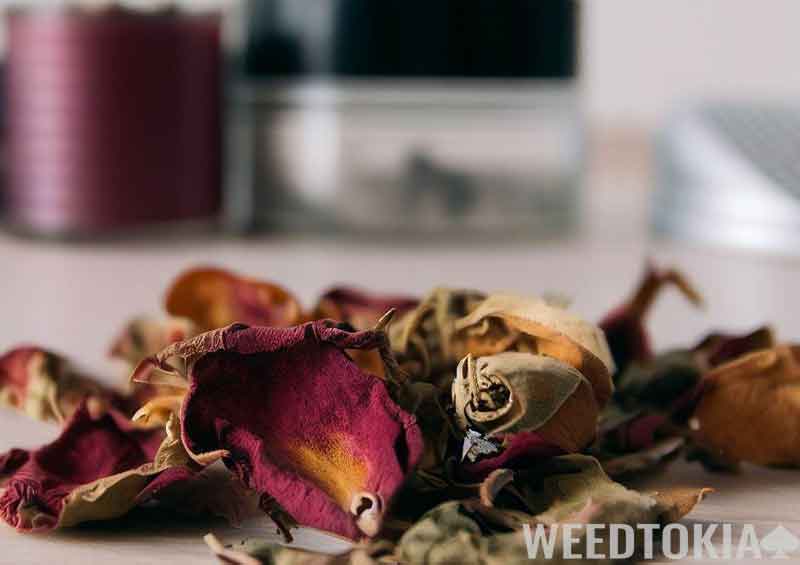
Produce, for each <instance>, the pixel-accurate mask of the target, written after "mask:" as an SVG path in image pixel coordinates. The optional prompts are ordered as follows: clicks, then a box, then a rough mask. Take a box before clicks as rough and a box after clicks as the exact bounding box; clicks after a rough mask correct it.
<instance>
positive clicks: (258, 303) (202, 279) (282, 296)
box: [166, 268, 304, 331]
mask: <svg viewBox="0 0 800 565" xmlns="http://www.w3.org/2000/svg"><path fill="white" fill-rule="evenodd" d="M166 310H167V312H168V313H169V314H170V315H172V316H179V317H184V318H188V319H189V320H191V321H192V322H194V323H195V324H196V325H197V327H198V329H199V330H200V331H205V330H212V329H215V328H221V327H224V326H227V325H229V324H232V323H234V322H241V323H245V324H252V325H262V326H276V327H286V326H292V325H294V324H297V323H300V322H301V321H303V319H304V315H303V311H302V308H301V306H300V303H299V302H298V301H297V299H296V298H295V297H294V296H292V294H291V293H290V292H289V291H288V290H286V289H285V288H283V287H281V286H278V285H276V284H274V283H270V282H266V281H260V280H256V279H251V278H247V277H241V276H238V275H236V274H234V273H231V272H228V271H224V270H222V269H214V268H199V269H192V270H189V271H186V272H184V273H182V274H181V275H179V276H178V278H177V279H176V280H175V282H173V283H172V286H171V288H170V289H169V290H168V291H167V297H166Z"/></svg>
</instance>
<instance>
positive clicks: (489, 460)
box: [452, 352, 598, 476]
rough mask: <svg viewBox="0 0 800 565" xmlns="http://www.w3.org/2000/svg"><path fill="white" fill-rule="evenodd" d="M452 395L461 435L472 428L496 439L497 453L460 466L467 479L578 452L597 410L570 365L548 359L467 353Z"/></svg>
mask: <svg viewBox="0 0 800 565" xmlns="http://www.w3.org/2000/svg"><path fill="white" fill-rule="evenodd" d="M452 395H453V399H452V401H453V410H454V418H455V421H456V424H457V426H458V427H459V428H460V429H461V431H462V432H467V431H468V430H476V431H478V432H480V433H481V434H483V437H484V438H487V439H488V438H492V439H497V440H499V449H498V451H499V452H498V454H497V455H492V456H491V457H484V458H482V459H481V461H480V463H478V464H477V465H469V464H467V465H466V466H465V469H466V471H467V474H469V475H472V476H475V475H476V474H477V475H482V474H484V473H486V472H487V471H488V470H494V469H495V468H499V467H501V466H503V467H509V466H512V467H513V466H516V465H519V464H526V463H530V461H531V460H534V459H536V458H537V457H540V456H542V455H543V454H544V455H551V454H553V453H573V452H577V451H580V450H581V449H583V448H584V447H586V446H587V445H588V444H589V443H590V442H591V441H592V440H593V439H594V437H595V433H596V428H597V415H598V407H597V402H596V400H595V397H594V393H593V391H592V386H591V384H589V381H588V380H587V379H586V378H585V377H584V376H583V375H582V374H581V373H580V372H579V371H577V370H576V369H575V368H574V367H572V366H570V365H567V364H566V363H563V362H561V361H559V360H557V359H553V358H551V357H546V356H542V355H532V354H530V353H518V352H506V353H498V354H496V355H491V356H488V357H479V358H477V359H474V358H473V357H472V356H471V355H469V356H467V357H466V358H464V359H463V360H462V361H461V363H459V365H458V369H457V371H456V378H455V380H454V381H453V386H452ZM534 439H535V440H536V441H533V440H534ZM543 448H544V453H543V451H542V449H543ZM500 462H502V465H501V464H500Z"/></svg>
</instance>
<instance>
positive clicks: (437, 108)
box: [0, 0, 800, 359]
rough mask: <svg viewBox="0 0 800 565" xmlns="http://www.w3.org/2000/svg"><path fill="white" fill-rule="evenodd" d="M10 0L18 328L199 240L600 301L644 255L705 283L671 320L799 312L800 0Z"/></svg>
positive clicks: (362, 278) (791, 327)
mask: <svg viewBox="0 0 800 565" xmlns="http://www.w3.org/2000/svg"><path fill="white" fill-rule="evenodd" d="M2 4H3V5H4V8H5V26H4V28H3V31H2V34H0V46H2V47H1V48H0V53H2V61H3V64H2V69H3V70H2V82H3V87H4V88H3V104H2V113H1V114H0V122H1V124H2V137H1V139H2V142H0V143H1V144H0V147H1V148H2V154H1V155H0V173H1V175H0V214H2V224H0V225H1V226H2V228H3V229H2V231H0V261H2V264H3V265H4V267H3V271H4V272H5V271H6V270H7V272H8V273H10V274H9V275H7V276H5V277H0V279H1V280H0V291H2V292H1V293H0V296H2V297H4V298H3V300H4V302H3V303H2V304H1V305H2V306H3V308H4V311H5V312H6V315H9V316H11V319H14V320H18V321H17V322H15V326H14V328H13V330H12V329H7V330H5V333H1V332H0V341H2V342H4V343H5V342H8V344H10V343H11V342H12V341H13V342H17V341H19V337H20V336H21V337H23V338H24V337H27V338H30V339H35V340H37V341H45V342H49V343H53V344H56V345H58V346H60V347H61V348H71V347H75V348H78V349H81V348H86V345H85V344H83V341H82V337H81V335H80V332H74V331H73V330H74V327H75V319H76V317H79V318H80V320H81V323H82V324H92V325H93V327H97V328H98V331H101V332H111V331H112V328H113V327H115V326H116V325H118V323H119V320H120V319H123V318H126V317H127V316H129V315H131V314H133V313H136V312H137V311H140V310H147V309H151V310H156V309H157V308H158V300H159V293H160V292H161V289H163V288H165V287H166V284H167V283H168V281H169V280H170V278H171V277H172V276H173V275H174V274H175V273H177V272H178V271H180V270H182V269H183V268H184V267H186V266H189V265H192V264H196V263H214V264H219V265H222V266H226V267H229V268H232V269H235V270H238V271H240V272H245V273H248V274H252V275H256V276H262V277H265V278H273V279H276V280H278V281H279V282H282V283H283V284H285V285H286V286H288V287H289V288H291V289H293V290H294V291H295V292H296V293H297V294H298V295H299V296H301V297H302V298H304V299H305V300H308V301H311V300H313V297H314V296H315V295H316V294H317V293H318V292H319V291H320V290H321V289H322V288H324V287H327V286H329V285H330V284H331V283H334V282H337V281H343V282H355V283H357V284H360V285H361V286H365V287H367V288H372V289H375V290H387V291H389V290H396V291H404V292H415V293H422V292H424V291H426V290H427V289H428V288H430V287H432V286H434V285H437V284H442V283H447V284H453V285H459V286H475V287H480V288H505V289H509V290H519V291H525V292H541V291H545V290H557V291H559V292H563V293H564V294H566V295H569V296H572V297H574V298H575V305H576V307H577V308H578V309H579V310H581V311H583V312H584V313H585V314H586V315H588V316H590V317H591V316H595V315H600V314H601V313H602V312H604V311H605V310H607V309H608V307H609V306H610V305H611V304H613V303H615V302H618V301H619V300H620V299H621V296H622V293H623V292H624V290H625V289H627V288H630V287H631V286H632V284H633V281H634V280H635V279H636V277H637V276H638V274H639V272H640V271H641V269H642V264H643V262H644V260H645V259H646V258H648V257H651V258H655V259H657V260H658V261H660V262H665V263H678V264H680V265H681V266H683V267H684V268H685V269H686V270H688V271H690V273H692V274H694V276H695V278H696V279H697V280H698V286H700V287H701V288H703V289H705V290H706V292H707V293H708V294H709V295H710V296H712V300H711V301H710V302H709V313H708V316H707V317H701V316H700V315H699V314H697V315H695V314H688V313H687V309H686V307H685V306H683V305H681V304H680V302H679V301H678V299H677V298H675V300H674V301H673V302H670V301H671V300H672V298H670V297H667V298H666V300H665V302H664V304H665V305H664V306H663V307H660V308H659V309H657V311H656V312H655V322H656V325H657V326H658V327H660V328H661V329H660V330H657V331H656V334H657V337H658V336H659V335H660V336H661V339H662V340H663V341H664V342H670V343H671V342H681V343H685V342H686V339H687V336H686V334H690V335H700V334H701V333H704V332H705V331H706V329H707V327H708V323H709V322H708V319H713V320H717V321H718V323H719V324H723V325H724V324H727V325H729V326H738V327H748V326H750V325H755V324H756V323H759V322H762V321H768V320H776V323H779V324H783V325H784V326H785V327H786V331H787V332H788V333H789V335H790V336H791V335H792V334H796V335H797V336H800V326H798V325H797V324H798V323H800V322H796V321H795V320H796V319H797V317H796V316H794V314H793V312H792V309H791V308H787V306H786V305H787V300H788V298H787V297H789V296H791V295H792V294H793V292H794V290H793V289H795V288H797V286H798V284H800V272H798V270H797V269H796V268H795V264H796V257H797V252H796V250H797V249H798V248H800V247H798V243H800V208H799V207H800V202H798V198H800V158H799V157H800V110H798V101H800V67H798V65H797V64H796V62H795V59H796V53H798V51H800V35H798V34H797V33H796V30H795V29H794V28H795V22H797V21H800V4H798V3H797V2H794V1H792V0H772V1H771V2H770V3H769V5H768V6H765V5H764V4H763V3H756V2H752V1H747V0H650V1H648V2H641V1H636V0H616V1H615V2H588V1H587V2H576V1H571V0H536V1H534V0H507V1H504V2H496V1H489V0H469V1H466V0H427V1H423V0H406V1H404V2H394V1H388V0H384V1H381V2H374V1H369V0H249V1H248V0H227V1H225V0H218V1H213V0H204V1H199V0H196V1H193V0H185V1H183V2H175V3H169V4H167V3H164V2H152V1H144V0H138V1H128V2H123V3H121V4H116V3H111V2H104V1H99V0H93V1H84V2H55V1H49V2H48V1H45V0H41V1H38V2H33V1H31V2H13V3H12V2H7V1H3V2H2ZM42 319H48V320H49V325H48V326H47V327H46V328H43V327H42ZM12 334H13V336H12ZM87 355H88V357H89V358H90V359H91V358H92V355H94V356H95V357H94V358H99V357H100V355H99V354H96V353H89V354H87Z"/></svg>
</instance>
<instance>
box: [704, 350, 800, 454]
mask: <svg viewBox="0 0 800 565" xmlns="http://www.w3.org/2000/svg"><path fill="white" fill-rule="evenodd" d="M704 381H705V384H706V388H705V390H704V391H703V394H702V396H701V398H700V402H699V404H698V406H697V408H696V409H695V411H694V415H693V417H692V419H691V420H690V425H691V427H692V428H693V430H694V431H695V436H696V439H697V441H698V443H699V444H700V445H701V446H703V447H705V448H707V449H708V450H710V451H711V452H712V453H714V454H716V455H718V456H719V457H721V458H722V459H726V460H733V461H737V460H738V461H748V462H751V463H757V464H760V465H794V466H796V465H800V426H799V425H798V422H800V394H798V391H800V346H796V345H781V346H778V347H774V348H771V349H764V350H761V351H756V352H753V353H750V354H748V355H745V356H743V357H740V358H738V359H735V360H733V361H730V362H728V363H725V364H723V365H720V366H718V367H716V368H715V369H714V370H712V371H711V372H709V373H708V374H706V376H705V377H704Z"/></svg>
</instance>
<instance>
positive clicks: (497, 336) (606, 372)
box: [454, 293, 614, 406]
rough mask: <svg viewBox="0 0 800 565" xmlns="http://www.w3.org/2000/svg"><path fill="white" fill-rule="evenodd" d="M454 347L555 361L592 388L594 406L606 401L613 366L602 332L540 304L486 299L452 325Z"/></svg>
mask: <svg viewBox="0 0 800 565" xmlns="http://www.w3.org/2000/svg"><path fill="white" fill-rule="evenodd" d="M455 331H456V333H455V337H456V339H455V341H454V342H455V343H456V344H457V346H458V347H459V348H463V349H462V351H463V353H464V354H467V353H471V354H473V355H476V356H481V355H483V356H485V355H493V354H495V353H500V352H503V351H520V352H527V353H534V354H537V355H544V356H547V357H552V358H554V359H558V360H559V361H562V362H564V363H566V364H567V365H570V366H572V367H574V368H575V369H577V370H578V371H579V372H580V374H582V375H583V376H584V377H586V379H588V381H589V383H590V384H591V386H592V389H593V391H594V395H595V397H596V398H597V403H598V405H599V406H603V405H605V403H606V402H607V401H608V399H609V398H610V397H611V392H612V391H613V389H614V386H613V384H612V382H611V374H612V373H613V371H614V362H613V361H612V359H611V354H610V353H609V349H608V344H607V343H606V339H605V336H604V335H603V332H602V331H601V330H600V329H599V328H598V327H596V326H594V325H592V324H590V323H588V322H586V321H585V320H582V319H581V318H579V317H577V316H576V315H575V314H572V313H571V312H569V311H567V310H565V309H563V308H561V307H559V306H557V305H554V304H552V303H550V302H547V301H545V300H540V299H537V298H531V297H522V296H516V295H513V294H501V293H497V294H492V295H490V296H489V297H488V298H486V300H484V301H483V302H481V303H480V304H479V305H478V306H477V307H475V309H474V310H472V312H471V313H470V314H469V315H467V316H465V317H463V318H461V319H460V320H457V321H456V322H455Z"/></svg>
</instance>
